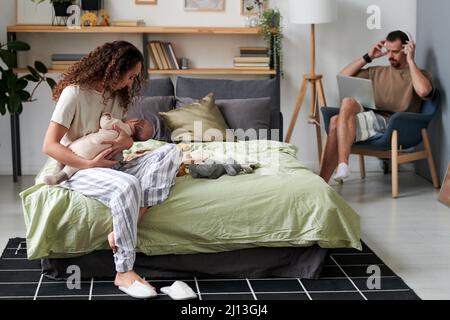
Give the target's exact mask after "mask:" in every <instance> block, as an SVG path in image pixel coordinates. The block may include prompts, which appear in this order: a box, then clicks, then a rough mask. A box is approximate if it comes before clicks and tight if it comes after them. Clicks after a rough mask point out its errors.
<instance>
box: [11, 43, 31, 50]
mask: <svg viewBox="0 0 450 320" xmlns="http://www.w3.org/2000/svg"><path fill="white" fill-rule="evenodd" d="M8 49H9V50H13V51H28V50H30V46H29V45H28V44H27V43H25V42H22V41H12V42H8Z"/></svg>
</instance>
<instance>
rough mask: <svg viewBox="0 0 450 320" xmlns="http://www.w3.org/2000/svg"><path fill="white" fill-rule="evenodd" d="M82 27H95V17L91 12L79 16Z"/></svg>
mask: <svg viewBox="0 0 450 320" xmlns="http://www.w3.org/2000/svg"><path fill="white" fill-rule="evenodd" d="M80 21H81V26H82V27H95V26H96V25H97V16H96V15H95V14H93V13H92V12H86V13H85V14H83V15H82V16H81V19H80Z"/></svg>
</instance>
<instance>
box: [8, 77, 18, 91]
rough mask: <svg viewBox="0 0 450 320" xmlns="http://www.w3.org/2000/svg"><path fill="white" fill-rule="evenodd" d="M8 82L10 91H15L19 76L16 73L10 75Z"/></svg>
mask: <svg viewBox="0 0 450 320" xmlns="http://www.w3.org/2000/svg"><path fill="white" fill-rule="evenodd" d="M6 79H7V82H8V91H14V88H15V87H16V84H17V76H16V75H15V74H13V75H10V76H8V77H7V78H6Z"/></svg>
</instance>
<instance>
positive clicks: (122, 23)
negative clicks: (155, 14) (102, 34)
mask: <svg viewBox="0 0 450 320" xmlns="http://www.w3.org/2000/svg"><path fill="white" fill-rule="evenodd" d="M111 26H113V27H142V26H145V21H144V20H116V21H112V22H111Z"/></svg>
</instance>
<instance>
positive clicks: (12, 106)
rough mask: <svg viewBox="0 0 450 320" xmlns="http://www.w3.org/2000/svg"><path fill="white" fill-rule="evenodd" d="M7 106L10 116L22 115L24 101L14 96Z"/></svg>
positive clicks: (10, 98)
mask: <svg viewBox="0 0 450 320" xmlns="http://www.w3.org/2000/svg"><path fill="white" fill-rule="evenodd" d="M7 105H8V111H9V113H10V114H14V113H20V112H19V110H20V109H21V105H22V99H20V96H18V95H16V94H14V95H12V96H10V97H9V99H8V103H7Z"/></svg>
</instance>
